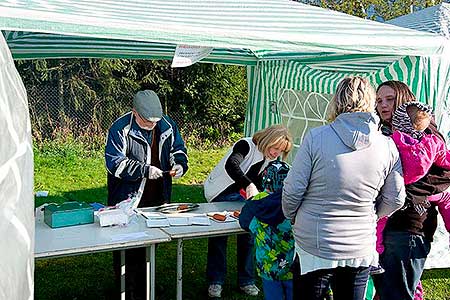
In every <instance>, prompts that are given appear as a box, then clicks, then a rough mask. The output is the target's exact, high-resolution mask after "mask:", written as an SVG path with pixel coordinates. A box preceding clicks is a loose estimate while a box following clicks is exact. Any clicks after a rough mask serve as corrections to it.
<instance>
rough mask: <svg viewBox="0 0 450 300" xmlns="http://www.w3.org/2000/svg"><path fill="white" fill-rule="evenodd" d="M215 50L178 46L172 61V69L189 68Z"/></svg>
mask: <svg viewBox="0 0 450 300" xmlns="http://www.w3.org/2000/svg"><path fill="white" fill-rule="evenodd" d="M212 50H213V48H211V47H202V46H189V45H177V48H176V49H175V54H174V56H173V60H172V68H182V67H188V66H190V65H193V64H195V63H196V62H198V61H200V60H201V59H202V58H205V57H207V56H208V55H209V54H210V53H211V51H212Z"/></svg>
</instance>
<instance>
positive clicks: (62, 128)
mask: <svg viewBox="0 0 450 300" xmlns="http://www.w3.org/2000/svg"><path fill="white" fill-rule="evenodd" d="M27 92H28V101H29V110H30V118H31V125H32V133H33V138H34V139H35V141H37V142H41V141H45V140H49V139H55V138H57V137H58V136H59V135H61V134H62V135H67V134H70V135H72V136H73V137H75V138H77V137H80V136H84V137H90V138H97V139H101V140H104V139H105V137H106V133H107V131H108V129H109V127H110V126H111V124H112V123H113V122H114V121H115V120H116V119H117V118H119V117H120V116H121V115H122V114H124V113H126V112H128V111H130V110H131V107H132V98H133V95H132V94H131V95H130V97H129V99H120V101H119V99H117V102H118V105H114V106H111V105H102V104H104V103H105V100H104V99H99V98H98V97H94V98H96V99H92V98H93V97H91V95H89V94H84V95H81V96H77V98H78V99H76V101H74V99H73V96H71V95H73V93H69V92H68V91H67V90H64V89H63V88H61V87H58V86H57V85H46V84H42V85H35V86H31V87H27ZM162 105H163V110H164V112H165V113H166V114H167V115H169V116H170V117H171V118H172V119H173V120H174V121H175V122H176V124H177V125H178V127H179V129H180V132H181V134H182V136H183V138H184V139H185V140H186V141H190V142H191V144H202V142H204V141H201V140H199V138H198V136H197V133H198V132H199V131H201V130H202V128H203V127H204V124H200V123H199V122H198V121H196V120H195V119H191V118H189V115H188V114H186V113H185V112H183V111H181V110H180V111H178V110H176V109H171V110H169V109H168V108H166V107H164V102H163V103H162ZM226 140H227V139H225V138H223V139H222V140H221V139H220V138H219V139H218V140H217V141H215V142H216V143H218V144H223V143H226Z"/></svg>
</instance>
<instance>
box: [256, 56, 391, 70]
mask: <svg viewBox="0 0 450 300" xmlns="http://www.w3.org/2000/svg"><path fill="white" fill-rule="evenodd" d="M255 54H256V56H257V57H258V58H259V60H263V61H266V60H292V61H296V62H299V63H302V64H305V65H308V66H309V67H310V68H313V69H319V70H322V71H338V72H345V73H368V72H376V71H378V70H381V69H384V68H386V67H387V66H389V65H390V64H392V63H393V62H394V61H396V60H398V59H399V58H400V56H392V55H368V54H339V53H294V52H281V51H272V52H270V53H268V52H264V51H256V52H255Z"/></svg>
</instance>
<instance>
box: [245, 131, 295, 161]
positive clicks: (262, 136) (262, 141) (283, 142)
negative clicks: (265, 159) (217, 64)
mask: <svg viewBox="0 0 450 300" xmlns="http://www.w3.org/2000/svg"><path fill="white" fill-rule="evenodd" d="M253 142H254V143H255V144H256V145H257V147H258V150H259V151H260V152H261V153H263V154H264V155H266V152H267V151H268V150H269V148H271V147H278V148H280V149H284V150H283V151H282V153H283V154H282V155H281V157H282V159H283V160H284V159H285V158H286V157H287V155H288V154H289V152H290V151H291V149H292V136H291V134H290V133H289V130H288V129H287V128H286V126H284V125H272V126H270V127H267V128H265V129H262V130H260V131H257V132H256V133H255V134H254V135H253Z"/></svg>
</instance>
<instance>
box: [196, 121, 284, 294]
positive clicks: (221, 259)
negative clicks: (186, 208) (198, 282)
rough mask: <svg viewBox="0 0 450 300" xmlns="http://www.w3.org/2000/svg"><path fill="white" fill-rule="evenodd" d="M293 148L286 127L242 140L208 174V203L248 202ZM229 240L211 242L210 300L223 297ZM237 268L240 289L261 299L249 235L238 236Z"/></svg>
mask: <svg viewBox="0 0 450 300" xmlns="http://www.w3.org/2000/svg"><path fill="white" fill-rule="evenodd" d="M291 148H292V137H291V135H290V134H289V132H288V130H287V128H286V127H284V126H283V125H273V126H270V127H268V128H266V129H263V130H260V131H258V132H256V133H255V134H254V135H253V137H248V138H243V139H240V140H239V141H238V142H237V143H236V144H234V146H233V147H232V148H231V149H230V150H229V151H228V153H227V154H226V155H225V156H224V157H223V158H222V160H221V161H220V162H219V163H218V164H217V166H216V167H215V168H214V170H213V171H212V172H211V173H210V174H209V176H208V178H207V179H206V181H205V183H204V191H205V198H206V200H208V202H221V201H245V200H246V199H249V198H251V197H253V196H255V195H256V194H258V193H259V191H258V188H259V187H260V185H261V173H262V171H263V170H264V168H265V167H266V166H267V164H268V163H269V162H270V161H273V160H275V159H277V158H278V157H279V156H280V155H281V156H282V157H283V158H285V157H286V156H287V154H288V153H289V151H290V150H291ZM226 246H227V238H226V237H215V238H210V239H209V240H208V262H207V267H206V275H207V279H208V282H209V288H208V295H209V297H213V298H217V297H221V293H222V285H223V283H224V281H225V275H226ZM237 260H238V262H237V267H238V284H239V286H240V289H241V290H242V291H243V292H244V293H246V294H248V295H252V296H256V295H258V291H259V290H258V288H257V287H256V286H255V281H254V276H255V266H254V257H253V240H252V239H251V237H250V235H248V234H240V235H238V236H237Z"/></svg>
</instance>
